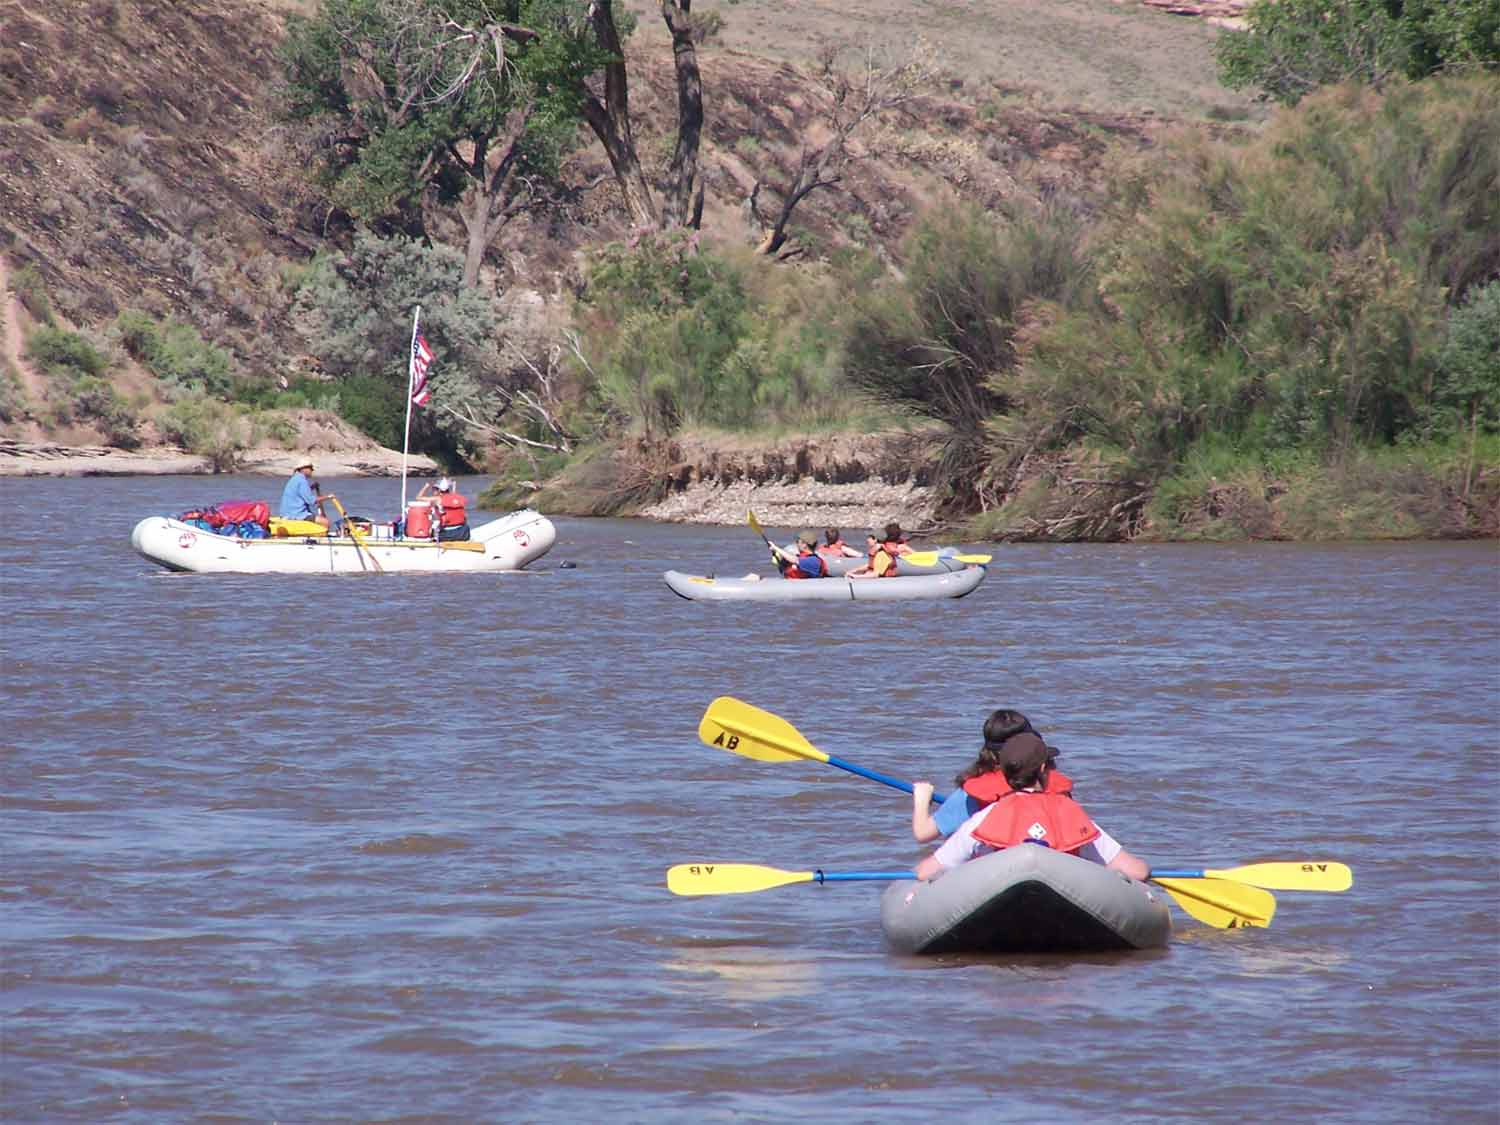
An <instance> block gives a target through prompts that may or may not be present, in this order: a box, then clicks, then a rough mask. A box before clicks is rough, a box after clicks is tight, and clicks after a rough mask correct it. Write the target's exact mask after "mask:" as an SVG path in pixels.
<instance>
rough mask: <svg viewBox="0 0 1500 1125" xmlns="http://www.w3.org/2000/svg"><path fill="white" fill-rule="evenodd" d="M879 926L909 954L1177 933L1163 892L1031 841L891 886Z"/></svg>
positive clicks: (1150, 941)
mask: <svg viewBox="0 0 1500 1125" xmlns="http://www.w3.org/2000/svg"><path fill="white" fill-rule="evenodd" d="M888 581H895V580H894V579H888ZM880 925H881V928H882V929H883V930H884V931H885V936H886V940H887V941H888V942H890V944H891V945H892V946H893V947H894V948H896V949H898V950H900V951H901V952H903V953H1079V952H1089V951H1108V950H1121V949H1150V948H1153V947H1156V946H1162V945H1166V943H1167V939H1168V938H1169V937H1171V934H1172V918H1171V913H1170V911H1169V910H1168V908H1167V899H1166V892H1165V891H1163V890H1161V889H1160V888H1157V887H1153V886H1151V885H1149V884H1147V883H1138V882H1136V881H1135V880H1134V879H1130V878H1128V877H1126V876H1125V875H1122V874H1120V873H1119V872H1118V871H1111V870H1110V869H1109V868H1107V867H1102V866H1100V865H1099V864H1097V863H1091V862H1090V861H1089V860H1086V859H1079V858H1078V857H1077V856H1071V855H1066V854H1064V853H1062V852H1055V851H1053V850H1052V849H1051V848H1046V847H1041V846H1038V845H1032V844H1022V845H1020V846H1019V847H1014V848H1005V849H1004V850H1002V851H998V852H991V853H990V854H988V855H983V856H980V857H979V858H978V859H973V860H970V861H969V862H968V863H963V864H960V865H959V866H958V867H955V868H953V869H952V870H950V871H948V872H946V873H945V874H943V875H942V876H941V877H940V878H938V879H935V880H934V881H933V882H931V883H921V882H917V881H915V880H909V881H903V882H899V883H892V884H891V885H890V886H889V887H887V888H886V890H885V894H884V895H883V896H882V898H881V900H880Z"/></svg>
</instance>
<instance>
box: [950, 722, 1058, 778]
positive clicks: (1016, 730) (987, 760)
mask: <svg viewBox="0 0 1500 1125" xmlns="http://www.w3.org/2000/svg"><path fill="white" fill-rule="evenodd" d="M1027 733H1031V734H1035V733H1036V731H1035V730H1034V729H1033V728H1032V725H1031V720H1030V719H1028V718H1027V717H1026V716H1025V715H1023V714H1021V712H1019V711H1012V710H1011V709H1010V708H1009V707H1002V708H1000V710H998V711H991V712H990V717H989V718H988V719H986V720H985V721H984V745H983V746H981V747H980V748H979V753H978V755H976V756H975V758H974V764H973V765H971V766H970V767H969V768H968V769H966V770H964V771H963V772H962V773H961V774H959V775H958V776H957V777H955V778H954V779H953V782H954V784H955V785H959V786H962V785H963V783H964V782H966V781H968V780H970V779H971V778H975V777H979V776H980V775H982V774H987V773H994V772H995V771H996V770H998V769H1000V768H1001V766H1000V758H999V754H1000V748H1001V747H1002V746H1004V745H1005V742H1006V740H1007V739H1009V738H1011V737H1013V736H1015V735H1018V734H1027ZM1047 764H1048V765H1049V766H1050V765H1051V764H1052V759H1051V758H1050V757H1049V758H1048V759H1047Z"/></svg>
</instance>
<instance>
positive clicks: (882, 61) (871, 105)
mask: <svg viewBox="0 0 1500 1125" xmlns="http://www.w3.org/2000/svg"><path fill="white" fill-rule="evenodd" d="M844 50H845V48H843V47H839V46H828V47H824V48H823V50H822V51H820V52H819V55H818V81H819V85H821V86H822V88H823V90H824V92H825V93H826V94H827V96H828V102H827V106H826V108H825V109H824V111H823V113H822V121H823V123H824V124H826V125H827V127H828V129H829V131H830V133H831V134H832V135H831V136H830V138H829V139H828V141H827V142H826V143H824V144H822V145H811V144H808V143H806V142H805V141H804V142H803V145H802V151H801V153H800V155H799V156H798V159H797V171H796V174H795V175H794V176H793V178H792V182H791V183H790V184H788V185H786V186H785V187H775V186H774V185H772V190H773V191H774V192H775V193H776V194H777V195H779V196H780V197H781V207H780V209H779V211H778V212H777V214H776V217H775V219H774V220H769V219H767V217H766V216H765V215H764V214H763V212H762V211H761V208H760V191H761V188H762V186H763V180H762V178H760V177H757V178H756V181H755V184H754V186H753V187H752V188H751V189H750V197H749V200H748V209H749V211H750V214H751V216H752V218H753V220H754V222H755V223H756V225H757V227H758V228H759V229H760V230H761V231H763V232H764V233H763V235H762V237H761V241H760V244H759V245H758V246H757V247H756V248H755V252H756V253H757V254H762V255H767V256H776V257H782V258H785V257H790V256H792V254H794V253H796V251H788V250H784V249H783V247H785V246H786V242H787V238H788V234H787V226H788V224H789V223H790V222H791V219H792V213H793V212H794V211H795V210H796V209H797V205H798V204H800V203H801V202H802V201H803V200H804V199H806V198H807V197H808V196H809V195H811V194H812V193H813V192H814V191H816V190H817V189H818V188H831V187H834V186H836V185H837V184H838V183H839V182H840V181H841V180H842V179H843V173H844V169H845V168H846V167H848V164H849V161H850V154H849V140H850V138H851V137H853V136H854V134H855V133H856V132H857V131H858V130H859V129H860V128H861V126H863V125H864V124H865V123H866V122H868V121H870V120H871V119H872V118H874V117H875V116H876V115H878V114H880V113H883V112H885V111H886V110H890V109H895V108H896V107H897V106H900V105H902V104H904V103H905V102H908V101H910V100H911V99H912V98H914V97H916V96H917V95H918V94H919V93H920V92H921V91H922V89H923V88H924V87H926V86H927V85H928V84H929V83H930V82H931V81H932V79H933V77H934V75H935V73H936V65H935V60H934V56H933V53H932V51H931V49H930V48H929V47H928V45H927V44H926V41H925V40H920V39H919V40H918V41H917V44H916V46H915V47H914V48H913V50H912V53H911V55H910V57H909V58H907V59H906V60H905V61H903V62H899V63H895V62H890V61H888V59H887V58H886V57H885V54H884V52H882V51H880V50H877V49H876V48H874V47H868V46H867V47H866V48H865V50H864V58H863V61H862V63H861V66H860V68H859V69H858V71H857V72H855V73H854V74H850V73H848V72H846V71H845V70H843V69H842V68H841V67H840V66H839V60H840V57H841V56H842V55H843V53H844Z"/></svg>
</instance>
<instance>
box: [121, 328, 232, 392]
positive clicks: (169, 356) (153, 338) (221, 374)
mask: <svg viewBox="0 0 1500 1125" xmlns="http://www.w3.org/2000/svg"><path fill="white" fill-rule="evenodd" d="M115 330H116V331H117V332H118V333H119V334H120V342H121V344H122V345H123V346H124V348H125V350H126V351H127V352H128V353H129V354H130V356H131V357H132V358H133V359H135V360H137V361H138V362H140V363H142V364H144V365H145V366H146V367H147V368H149V369H150V371H151V372H152V374H154V375H155V376H156V377H157V378H159V379H161V380H162V381H163V382H164V383H166V384H167V390H168V397H176V396H178V395H183V394H188V395H192V394H211V395H224V394H227V393H228V392H229V389H230V386H231V372H232V370H233V361H232V359H231V357H230V355H229V353H228V352H226V351H224V350H223V349H222V348H218V347H215V346H214V345H213V344H210V343H208V342H207V341H206V340H204V339H203V337H202V336H201V335H199V333H198V330H197V329H196V328H194V327H193V326H192V325H190V324H183V323H181V322H180V321H176V320H170V319H169V320H165V321H160V322H158V321H157V320H156V319H155V318H153V317H152V316H150V315H149V314H148V313H144V312H140V311H138V310H134V309H127V310H126V311H125V312H122V313H121V314H120V315H119V316H118V317H116V318H115Z"/></svg>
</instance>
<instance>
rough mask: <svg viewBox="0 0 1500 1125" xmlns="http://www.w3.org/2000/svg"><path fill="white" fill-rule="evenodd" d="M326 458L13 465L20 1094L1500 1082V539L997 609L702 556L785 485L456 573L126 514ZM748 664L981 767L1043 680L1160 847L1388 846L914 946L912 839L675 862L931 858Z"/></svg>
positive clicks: (1400, 1109) (1359, 1111)
mask: <svg viewBox="0 0 1500 1125" xmlns="http://www.w3.org/2000/svg"><path fill="white" fill-rule="evenodd" d="M278 488H279V481H273V480H269V479H264V478H259V479H257V478H242V479H217V480H209V479H203V478H199V479H185V478H157V479H138V480H84V481H48V480H33V481H25V480H0V500H3V509H0V510H3V511H5V512H6V513H7V514H8V517H9V518H8V526H7V528H6V534H5V536H4V538H3V539H0V603H3V610H4V618H3V620H4V622H5V634H4V658H5V683H4V697H3V703H0V748H3V757H0V761H3V763H4V785H3V794H4V796H3V809H0V811H3V853H4V868H3V872H0V905H3V919H4V921H3V952H4V964H3V979H0V1023H3V1047H4V1050H3V1059H0V1087H3V1089H0V1115H3V1117H4V1119H5V1120H7V1121H16V1122H32V1121H39V1122H49V1121H62V1120H88V1121H97V1120H110V1121H138V1122H158V1121H168V1120H185V1119H217V1120H247V1121H273V1120H274V1121H313V1120H321V1121H332V1120H341V1121H342V1120H368V1121H407V1120H455V1121H457V1120H562V1119H568V1120H574V1119H599V1118H602V1117H603V1116H605V1115H607V1114H608V1115H613V1116H615V1117H618V1118H622V1119H624V1120H648V1119H649V1120H652V1121H657V1120H682V1121H687V1120H692V1121H698V1120H725V1119H749V1120H768V1121H769V1120H787V1119H792V1118H801V1117H816V1118H821V1119H825V1120H847V1121H868V1120H913V1121H916V1120H926V1119H929V1118H931V1117H933V1116H935V1115H942V1116H945V1117H950V1118H952V1119H955V1120H959V1121H997V1120H1039V1119H1045V1118H1048V1117H1052V1118H1056V1119H1059V1120H1083V1119H1090V1120H1108V1121H1117V1120H1156V1119H1162V1118H1180V1119H1207V1120H1231V1119H1235V1120H1237V1119H1244V1118H1255V1119H1261V1120H1291V1119H1300V1120H1344V1121H1392V1122H1406V1121H1416V1120H1439V1121H1494V1120H1495V1112H1496V1111H1495V1106H1496V1104H1497V1095H1500V1015H1497V1013H1500V972H1497V963H1500V962H1497V954H1500V930H1497V924H1496V917H1497V912H1500V889H1497V884H1496V880H1495V853H1496V846H1497V816H1496V814H1497V811H1500V809H1497V805H1500V800H1497V794H1500V785H1497V782H1500V762H1497V759H1500V720H1497V701H1500V681H1497V669H1500V620H1497V608H1496V607H1497V604H1500V603H1497V593H1500V565H1497V563H1500V555H1497V549H1496V545H1495V544H1493V543H1484V544H1392V545H1380V544H1377V545H1349V546H1292V545H1280V544H1274V545H1264V544H1262V545H1252V546H1234V547H1212V546H1166V547H1160V546H1159V547H1134V548H1132V547H1108V546H1075V547H1005V546H1002V547H998V548H993V550H994V551H995V554H996V564H995V565H994V566H993V567H992V568H991V573H990V575H989V577H988V579H987V580H986V582H985V584H984V585H983V586H981V587H980V589H979V591H978V592H977V593H976V594H974V595H973V596H972V597H970V598H967V599H965V600H963V601H960V602H953V603H907V604H861V603H827V604H803V605H795V606H790V605H789V606H769V605H758V606H733V605H699V604H692V603H688V602H683V601H680V600H678V599H676V598H674V597H673V596H672V595H671V594H670V593H669V592H668V590H667V589H666V587H665V586H664V585H663V584H662V582H661V578H660V575H661V572H662V571H663V570H665V569H667V568H668V567H673V566H677V567H682V568H684V569H692V570H708V571H717V572H720V573H737V572H743V571H744V570H746V569H749V568H751V567H755V566H758V565H759V564H760V561H761V553H762V548H761V545H760V542H759V540H758V539H757V538H756V537H755V536H754V534H753V533H751V532H750V531H749V530H748V529H740V528H722V529H716V528H689V527H676V526H658V525H652V524H643V523H633V522H623V521H570V520H560V521H558V527H559V538H558V545H557V547H555V548H554V550H553V552H552V554H551V555H549V556H548V557H547V558H545V559H543V560H542V562H541V563H540V564H539V566H538V568H537V572H536V573H534V574H530V575H526V576H454V577H450V578H446V579H441V580H439V579H433V578H420V577H404V576H386V577H383V578H357V579H356V578H348V579H339V578H306V579H301V578H243V577H236V576H221V577H194V576H179V575H168V574H166V573H165V572H161V571H158V570H157V569H156V568H154V567H153V566H151V565H150V564H147V563H145V562H144V561H142V560H140V559H138V558H137V557H135V556H134V555H133V554H131V552H130V550H129V547H128V545H127V536H128V533H129V530H130V527H131V526H132V524H133V523H134V521H135V520H136V519H137V518H139V517H141V516H144V515H147V514H155V513H160V512H173V511H178V510H181V509H183V508H186V507H188V506H190V505H192V504H194V503H197V502H200V501H214V500H222V499H229V498H234V497H239V496H251V497H254V496H260V497H265V498H272V497H274V495H275V494H276V490H277V489H278ZM465 491H466V492H468V493H469V494H470V495H473V493H474V492H475V491H477V489H476V488H475V487H474V483H473V482H469V483H468V484H467V486H466V488H465ZM397 492H398V486H397V485H395V484H393V483H392V482H389V481H355V482H340V484H339V493H340V496H341V497H342V498H343V499H344V500H345V502H346V505H347V506H349V507H350V509H351V510H361V509H363V510H365V511H367V512H368V513H370V514H375V515H381V514H383V513H384V510H385V509H386V508H390V509H392V510H394V508H395V507H396V495H397ZM563 561H576V562H577V564H578V566H577V568H576V569H559V568H558V565H557V564H559V563H561V562H563ZM720 694H732V695H737V696H740V697H741V698H744V699H746V700H749V701H751V702H753V703H756V704H759V705H760V706H762V707H765V708H768V709H770V710H772V711H776V712H777V713H779V714H781V715H783V716H785V717H786V718H788V719H789V720H791V721H792V722H793V723H794V724H796V725H797V726H798V727H799V728H800V729H801V730H802V731H803V733H804V734H806V735H807V736H808V737H809V738H811V739H812V740H813V741H814V742H816V743H817V744H819V745H820V746H822V747H823V748H824V749H826V750H828V751H829V752H831V753H834V754H837V755H840V756H842V757H844V758H847V759H849V760H851V761H854V762H857V763H859V764H861V765H865V766H868V767H871V768H874V769H878V770H881V771H884V772H887V773H890V774H894V775H896V776H900V777H930V778H932V779H934V780H936V781H937V782H938V783H939V784H940V785H943V786H946V784H947V783H948V782H949V781H950V779H951V775H952V774H953V773H954V772H955V771H956V770H957V769H958V768H959V767H961V766H962V765H963V764H965V762H966V760H967V759H968V756H969V755H970V754H971V753H972V750H973V748H974V746H975V744H976V742H977V739H976V732H977V730H978V728H979V724H980V722H981V721H982V719H983V717H984V715H985V714H986V713H987V712H988V710H989V709H991V708H993V707H996V706H1001V705H1010V706H1017V707H1020V708H1022V709H1024V710H1025V711H1026V712H1027V713H1028V714H1030V715H1031V716H1032V717H1033V719H1034V720H1036V721H1037V722H1038V723H1039V724H1040V725H1041V726H1042V727H1043V729H1044V730H1045V732H1046V733H1047V734H1048V736H1049V741H1054V742H1056V743H1057V744H1058V745H1060V746H1061V747H1062V749H1063V752H1064V755H1065V765H1066V768H1067V769H1068V772H1069V773H1070V774H1071V775H1072V776H1073V777H1074V778H1075V780H1076V781H1077V783H1078V786H1079V792H1080V795H1081V796H1082V797H1083V798H1084V800H1085V803H1086V804H1087V805H1088V807H1089V809H1090V811H1091V812H1093V813H1094V814H1095V815H1096V816H1097V817H1098V818H1099V820H1100V821H1101V822H1102V823H1104V824H1105V825H1106V827H1108V828H1109V829H1110V831H1111V832H1112V833H1113V834H1114V835H1115V836H1116V837H1117V838H1119V839H1120V840H1121V842H1123V843H1124V844H1125V845H1126V846H1127V847H1129V848H1130V849H1131V850H1133V851H1135V852H1137V853H1138V854H1141V855H1143V856H1145V857H1147V858H1148V859H1150V860H1152V861H1154V862H1156V863H1157V864H1159V865H1163V866H1168V865H1171V866H1195V865H1206V866H1231V865H1235V864H1239V863H1246V862H1250V861H1253V860H1261V859H1300V858H1321V859H1336V860H1342V861H1344V862H1347V863H1350V864H1352V865H1353V866H1354V868H1355V877H1356V882H1355V886H1354V888H1353V890H1352V891H1350V892H1349V893H1347V894H1344V895H1311V894H1293V893H1291V892H1281V893H1280V894H1279V896H1278V897H1279V901H1280V911H1279V913H1278V914H1277V917H1276V919H1275V923H1274V925H1273V926H1272V927H1271V928H1270V929H1267V930H1249V931H1244V930H1240V931H1212V930H1206V929H1204V928H1202V927H1200V926H1198V925H1197V924H1195V923H1194V922H1192V920H1191V919H1189V918H1187V917H1186V916H1184V915H1181V914H1178V915H1177V917H1176V921H1177V923H1178V929H1177V932H1176V936H1175V938H1174V940H1173V942H1172V944H1171V945H1170V947H1169V948H1167V949H1166V950H1165V951H1162V952H1159V953H1154V954H1137V955H1132V956H1110V957H1083V958H1076V957H1075V958H1060V957H1026V958H1012V959H993V958H991V959H983V958H958V957H953V958H941V959H914V958H907V957H901V956H896V955H894V954H892V953H891V952H889V951H888V950H887V949H886V948H885V947H884V946H883V944H882V940H881V936H880V931H879V925H878V917H877V902H878V898H879V894H880V889H881V888H880V885H879V884H870V883H848V884H832V885H829V886H826V887H819V886H813V885H801V886H792V887H786V888H782V889H780V890H776V891H769V892H766V893H763V894H755V895H740V896H733V897H725V898H709V899H679V898H674V897H673V896H671V895H669V894H668V893H667V891H666V888H665V886H664V882H663V872H664V870H665V868H666V867H667V866H669V865H670V864H673V863H677V862H683V861H687V860H692V859H705V858H714V859H720V860H730V859H734V860H742V861H746V862H753V863H764V864H771V865H775V866H779V867H786V868H792V869H798V870H802V869H808V868H812V867H823V868H826V869H828V870H830V871H833V870H859V869H889V868H891V867H893V866H902V865H905V864H908V863H910V862H912V861H914V860H915V859H916V858H917V857H918V855H919V854H920V853H919V851H918V849H917V848H916V846H915V845H914V844H913V843H912V841H911V838H910V834H909V831H908V827H907V820H908V808H909V805H908V803H907V798H905V797H904V796H903V795H902V794H899V793H895V792H893V791H891V790H888V789H884V788H882V787H880V786H878V785H875V784H873V783H871V782H867V781H864V780H862V779H858V778H853V777H849V776H847V775H845V774H843V773H840V772H839V771H836V770H832V769H829V768H827V767H824V766H817V765H811V764H809V765H802V764H796V763H788V764H778V765H769V764H761V763H755V762H750V761H747V760H744V759H742V758H738V757H734V756H732V755H727V754H723V753H720V752H716V751H714V750H711V749H709V748H707V747H704V746H703V745H701V744H700V743H699V742H698V740H697V738H696V735H695V732H696V727H697V722H698V718H699V716H700V715H701V713H702V711H703V708H704V706H705V705H706V704H707V703H708V701H709V700H710V699H712V698H713V697H714V696H716V695H720Z"/></svg>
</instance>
